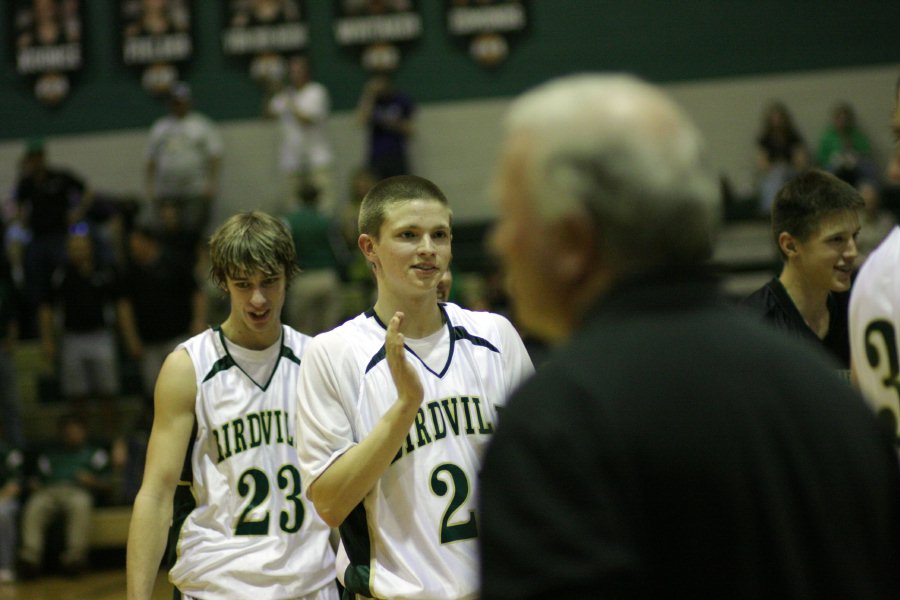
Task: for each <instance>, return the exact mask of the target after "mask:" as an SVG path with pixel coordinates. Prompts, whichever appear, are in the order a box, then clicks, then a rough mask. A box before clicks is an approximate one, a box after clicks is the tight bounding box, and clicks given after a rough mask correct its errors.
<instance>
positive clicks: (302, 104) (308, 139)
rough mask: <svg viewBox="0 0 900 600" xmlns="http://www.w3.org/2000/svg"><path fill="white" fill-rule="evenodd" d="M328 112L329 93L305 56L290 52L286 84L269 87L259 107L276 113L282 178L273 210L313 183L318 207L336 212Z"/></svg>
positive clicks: (291, 201) (281, 208)
mask: <svg viewBox="0 0 900 600" xmlns="http://www.w3.org/2000/svg"><path fill="white" fill-rule="evenodd" d="M330 112H331V97H330V95H329V94H328V90H327V89H326V88H325V86H324V85H322V84H321V83H319V82H317V81H313V80H312V77H311V74H310V67H309V61H308V60H307V58H306V57H305V56H300V55H298V56H291V57H290V58H289V59H288V83H287V85H285V86H284V87H282V88H280V89H276V90H273V96H272V97H271V98H270V99H268V100H267V101H266V104H265V106H264V109H263V113H264V115H265V116H267V117H269V118H275V117H277V118H278V120H279V124H280V126H281V147H280V149H279V167H280V169H281V172H282V174H283V176H284V182H283V184H282V186H283V190H282V192H281V194H282V195H281V198H279V200H278V202H279V205H278V206H277V208H276V210H275V211H274V212H277V213H279V214H283V213H284V212H286V211H288V210H290V209H291V208H292V207H293V206H294V201H295V198H296V197H297V194H298V191H299V190H300V189H301V188H302V187H303V186H304V185H314V186H315V187H316V188H317V189H318V190H319V196H320V198H319V206H320V210H322V212H323V213H324V214H326V215H329V216H334V215H336V206H335V202H336V201H335V198H334V181H333V179H334V176H333V174H332V169H333V161H334V158H333V154H332V150H331V141H330V140H329V138H328V130H327V127H326V125H327V120H328V116H329V114H330Z"/></svg>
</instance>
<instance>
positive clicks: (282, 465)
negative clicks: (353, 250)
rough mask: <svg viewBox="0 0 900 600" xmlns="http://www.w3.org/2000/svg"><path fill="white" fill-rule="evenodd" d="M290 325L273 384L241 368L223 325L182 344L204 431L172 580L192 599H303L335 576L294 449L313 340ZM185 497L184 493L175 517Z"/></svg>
mask: <svg viewBox="0 0 900 600" xmlns="http://www.w3.org/2000/svg"><path fill="white" fill-rule="evenodd" d="M282 331H283V334H282V343H281V351H280V353H279V355H278V359H277V364H276V365H275V369H274V371H272V373H271V377H270V378H269V380H268V381H261V382H254V381H253V380H252V379H251V378H250V377H249V376H248V375H247V374H246V373H245V372H244V371H243V370H242V369H241V367H240V366H238V364H237V363H236V362H235V360H234V358H233V357H232V355H231V354H230V353H229V352H228V350H227V348H226V346H225V342H224V338H223V336H222V332H221V330H219V329H215V330H212V329H210V330H207V331H205V332H203V333H201V334H199V335H197V336H195V337H193V338H191V339H190V340H188V341H186V342H184V343H183V344H181V345H180V346H179V348H184V349H186V350H187V352H188V354H189V355H190V357H191V361H192V362H193V363H194V371H195V372H196V376H197V399H196V407H195V415H196V435H195V437H194V439H193V444H192V447H191V450H190V456H189V463H186V464H185V476H184V477H183V479H185V481H184V482H182V486H190V488H189V489H190V491H191V493H192V494H193V501H194V502H193V503H191V502H190V498H188V503H189V504H195V506H193V507H191V506H190V505H189V506H188V507H187V508H188V509H189V510H190V512H189V513H188V514H187V517H186V518H185V519H184V523H183V525H182V526H181V528H180V532H179V535H178V542H177V556H178V558H177V561H176V563H175V565H174V566H173V567H172V569H171V571H170V572H169V578H170V580H171V581H172V583H173V584H174V585H175V586H176V587H177V588H178V589H179V590H181V591H182V592H183V593H185V594H187V595H189V596H192V597H196V598H204V599H207V598H222V599H226V598H227V599H233V598H252V599H254V600H263V599H269V598H271V599H275V598H279V599H282V598H297V597H300V596H303V595H305V594H308V593H310V592H312V591H315V590H317V589H319V588H321V587H322V586H324V585H327V584H330V583H333V582H334V579H335V571H334V553H333V551H332V549H331V546H330V544H329V541H328V537H329V527H328V526H327V525H326V524H325V523H324V522H323V521H322V520H321V519H320V518H319V516H318V514H317V513H316V511H315V509H314V508H313V506H312V503H310V502H309V501H308V500H307V499H306V496H305V494H304V493H303V488H302V484H301V481H300V471H299V469H298V463H297V453H296V443H297V437H296V429H295V427H296V388H297V377H298V375H299V370H300V357H301V356H302V354H303V351H304V348H305V346H306V345H307V344H308V342H309V340H310V338H309V337H308V336H305V335H303V334H300V333H298V332H297V331H295V330H293V329H291V328H290V327H284V326H283V327H282ZM184 489H185V488H181V490H182V491H183V490H184ZM178 503H179V502H178V495H177V494H176V519H177V518H178V516H179V515H178V514H177V511H178V506H177V504H178ZM182 512H183V511H182ZM176 526H177V520H176Z"/></svg>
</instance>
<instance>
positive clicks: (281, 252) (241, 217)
mask: <svg viewBox="0 0 900 600" xmlns="http://www.w3.org/2000/svg"><path fill="white" fill-rule="evenodd" d="M209 260H210V266H209V276H210V278H211V279H212V281H213V283H215V284H216V286H218V287H219V288H221V289H227V287H228V286H227V282H228V278H231V279H239V278H242V277H247V276H248V275H250V274H252V273H255V272H257V271H259V272H261V273H264V274H265V275H276V274H278V273H284V277H285V279H286V280H287V282H290V280H291V278H292V277H293V276H294V275H295V274H296V273H297V271H298V270H299V269H298V267H297V253H296V250H295V249H294V240H293V238H292V237H291V232H290V231H289V230H288V228H287V225H285V223H284V221H282V220H281V219H278V218H276V217H273V216H272V215H270V214H268V213H264V212H262V211H258V210H255V211H247V212H241V213H238V214H235V215H232V216H231V217H229V218H228V219H227V220H226V221H225V222H224V223H223V224H222V225H221V226H220V227H219V228H218V229H217V230H216V231H215V232H214V233H213V234H212V237H210V239H209Z"/></svg>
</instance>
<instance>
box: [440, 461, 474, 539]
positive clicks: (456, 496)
mask: <svg viewBox="0 0 900 600" xmlns="http://www.w3.org/2000/svg"><path fill="white" fill-rule="evenodd" d="M443 473H447V474H448V475H450V480H451V481H452V482H453V498H451V499H450V504H449V506H447V510H445V511H444V518H443V519H442V520H441V543H442V544H447V543H449V542H458V541H460V540H468V539H472V538H476V537H478V522H477V521H476V520H475V511H474V510H470V511H469V518H468V520H467V521H465V522H463V523H454V524H452V525H451V524H450V519H451V518H452V517H453V513H455V512H456V511H457V509H458V508H459V507H460V506H462V504H463V503H464V502H465V501H466V499H467V498H468V497H469V479H468V477H466V474H465V472H464V471H463V470H462V469H460V468H459V467H458V466H457V465H454V464H452V463H444V464H442V465H439V466H438V467H437V468H435V470H434V471H432V472H431V491H433V492H434V493H435V494H437V495H438V496H445V495H446V494H447V492H448V491H449V487H448V486H447V484H446V482H444V481H443V479H442V478H441V474H443Z"/></svg>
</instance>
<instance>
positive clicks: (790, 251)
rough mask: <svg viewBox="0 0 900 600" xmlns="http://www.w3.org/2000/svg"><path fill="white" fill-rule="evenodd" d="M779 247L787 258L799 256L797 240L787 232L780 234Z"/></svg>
mask: <svg viewBox="0 0 900 600" xmlns="http://www.w3.org/2000/svg"><path fill="white" fill-rule="evenodd" d="M778 247H779V248H781V252H782V253H783V254H784V255H785V256H787V257H788V258H790V257H791V256H794V255H795V254H797V239H796V238H795V237H794V236H792V235H791V234H790V233H788V232H787V231H782V232H781V233H779V234H778Z"/></svg>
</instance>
